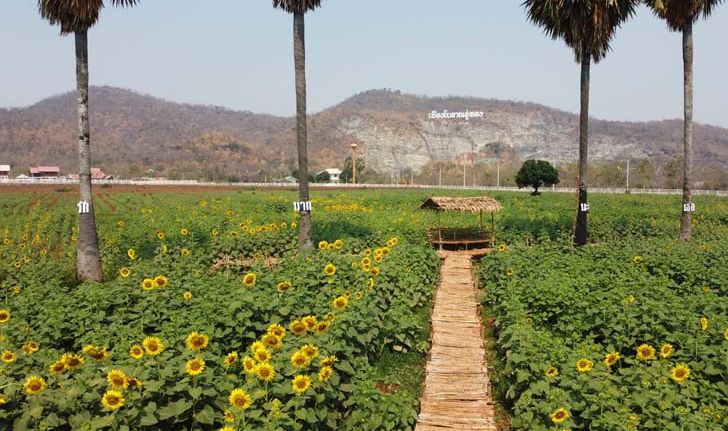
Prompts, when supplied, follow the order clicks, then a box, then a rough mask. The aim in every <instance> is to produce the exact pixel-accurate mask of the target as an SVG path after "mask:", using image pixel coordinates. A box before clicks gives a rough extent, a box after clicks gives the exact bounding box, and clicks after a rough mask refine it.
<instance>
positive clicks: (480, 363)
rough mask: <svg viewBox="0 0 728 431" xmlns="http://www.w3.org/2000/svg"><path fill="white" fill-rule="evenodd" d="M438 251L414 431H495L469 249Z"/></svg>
mask: <svg viewBox="0 0 728 431" xmlns="http://www.w3.org/2000/svg"><path fill="white" fill-rule="evenodd" d="M443 254H444V258H445V261H444V262H443V264H442V267H441V268H440V275H441V278H440V285H439V287H438V289H437V293H436V294H435V305H434V308H433V310H432V317H431V321H432V347H431V348H430V355H429V358H428V361H427V368H426V376H425V384H424V388H423V391H422V398H421V400H420V415H419V418H418V420H417V426H416V428H415V431H452V430H462V431H466V430H487V431H495V430H496V425H495V421H494V415H493V404H492V400H491V394H490V381H489V380H488V367H487V364H486V360H485V348H484V346H483V330H482V325H481V322H480V315H479V308H478V301H477V295H476V292H477V288H476V286H475V283H474V282H473V272H472V271H473V269H472V260H471V257H472V254H469V253H458V252H445V253H443Z"/></svg>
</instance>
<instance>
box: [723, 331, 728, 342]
mask: <svg viewBox="0 0 728 431" xmlns="http://www.w3.org/2000/svg"><path fill="white" fill-rule="evenodd" d="M723 338H725V340H726V341H728V328H726V330H725V332H723Z"/></svg>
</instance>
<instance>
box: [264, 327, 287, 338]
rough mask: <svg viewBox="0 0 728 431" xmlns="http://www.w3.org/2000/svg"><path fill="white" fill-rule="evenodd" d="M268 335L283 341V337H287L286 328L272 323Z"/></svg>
mask: <svg viewBox="0 0 728 431" xmlns="http://www.w3.org/2000/svg"><path fill="white" fill-rule="evenodd" d="M268 334H272V335H275V336H276V337H278V338H280V339H283V337H285V336H286V328H284V327H283V326H281V325H279V324H278V323H271V324H270V326H268Z"/></svg>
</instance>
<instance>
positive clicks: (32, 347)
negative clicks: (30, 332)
mask: <svg viewBox="0 0 728 431" xmlns="http://www.w3.org/2000/svg"><path fill="white" fill-rule="evenodd" d="M39 349H40V344H38V343H36V342H35V341H28V342H27V343H25V344H23V347H21V348H20V350H22V351H23V352H25V353H26V354H28V355H32V354H33V353H35V352H37V351H38V350H39Z"/></svg>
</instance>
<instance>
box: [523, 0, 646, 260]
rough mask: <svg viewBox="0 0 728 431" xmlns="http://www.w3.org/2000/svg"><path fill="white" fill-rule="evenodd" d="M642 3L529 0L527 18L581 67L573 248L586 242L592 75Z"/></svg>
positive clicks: (611, 0) (606, 0) (635, 0)
mask: <svg viewBox="0 0 728 431" xmlns="http://www.w3.org/2000/svg"><path fill="white" fill-rule="evenodd" d="M638 1H639V0H526V1H524V2H523V6H525V8H526V10H527V13H528V18H529V19H530V20H531V21H532V22H533V23H534V24H536V25H538V26H539V27H542V28H543V29H544V31H545V32H546V34H547V35H548V36H550V37H551V38H553V39H563V40H564V42H566V45H568V46H569V47H570V48H571V49H573V50H574V54H575V57H576V61H577V62H579V63H581V113H580V120H579V174H578V177H579V178H578V187H579V190H578V198H577V207H576V216H575V217H574V226H573V236H574V244H575V245H577V246H581V245H584V244H586V240H587V210H588V208H589V207H588V203H587V178H588V172H587V154H588V145H589V72H590V70H591V63H592V61H593V62H594V63H598V62H599V61H601V60H602V59H603V58H604V57H605V56H606V54H607V52H608V51H609V43H610V42H611V40H612V37H614V34H615V33H616V31H617V29H618V28H619V26H620V25H621V24H622V23H623V22H624V21H626V20H627V19H629V18H630V17H631V16H632V15H633V14H634V11H635V7H636V5H637V3H638Z"/></svg>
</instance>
